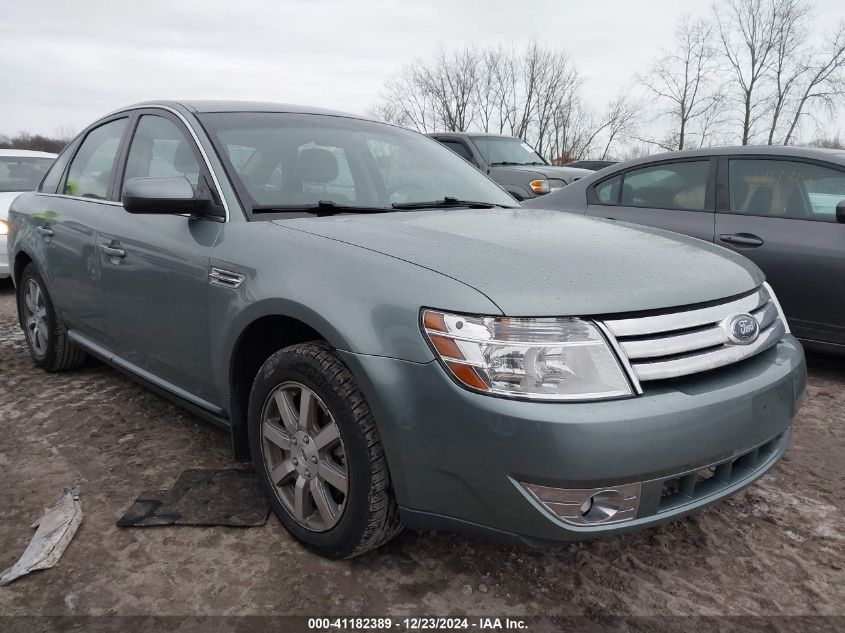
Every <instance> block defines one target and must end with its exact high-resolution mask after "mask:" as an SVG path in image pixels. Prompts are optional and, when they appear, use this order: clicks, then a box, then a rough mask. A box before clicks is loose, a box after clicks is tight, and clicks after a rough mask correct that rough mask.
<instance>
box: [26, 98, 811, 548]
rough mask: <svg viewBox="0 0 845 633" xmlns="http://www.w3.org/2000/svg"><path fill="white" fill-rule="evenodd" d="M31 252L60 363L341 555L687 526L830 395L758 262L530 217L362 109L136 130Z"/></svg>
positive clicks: (152, 122)
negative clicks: (225, 438)
mask: <svg viewBox="0 0 845 633" xmlns="http://www.w3.org/2000/svg"><path fill="white" fill-rule="evenodd" d="M9 230H10V235H9V253H10V262H11V263H12V274H13V279H14V283H15V285H16V289H17V297H18V308H19V313H20V323H21V326H22V328H23V329H24V331H25V333H26V341H27V344H28V346H29V351H30V353H31V355H32V358H33V359H34V361H35V363H36V364H37V365H38V366H40V367H43V368H44V369H45V370H47V371H58V370H65V369H71V368H73V367H76V366H78V365H79V364H80V363H81V362H83V361H84V359H85V358H86V356H87V355H91V356H94V357H97V358H99V359H102V360H103V361H105V362H107V363H109V364H111V365H113V366H114V367H116V368H118V369H120V370H121V371H124V372H126V373H128V374H130V375H132V376H133V377H135V378H137V379H138V380H139V381H141V382H142V383H144V384H145V385H146V386H148V387H149V388H150V389H153V390H155V391H157V392H159V393H161V394H163V395H165V396H167V397H169V398H172V399H173V400H175V401H176V402H178V403H180V404H182V405H183V406H185V407H186V408H188V409H190V410H191V411H193V412H194V413H196V414H197V415H199V416H201V417H203V418H205V419H207V420H209V421H210V422H212V423H214V424H217V425H219V426H221V427H224V428H226V429H228V430H229V431H230V433H231V438H232V445H233V449H234V451H235V454H236V455H237V456H238V457H239V458H241V459H244V460H247V459H251V460H252V462H253V463H254V464H255V467H256V471H257V473H258V476H259V478H260V479H261V482H262V485H263V487H264V489H265V490H266V492H267V495H268V497H269V499H270V501H271V504H272V507H273V509H274V511H275V513H276V514H277V515H278V516H279V518H280V520H281V521H282V523H283V524H284V525H285V527H286V528H287V529H288V530H289V531H290V532H291V534H292V535H293V536H294V537H295V538H297V539H298V540H299V541H301V542H302V543H304V544H305V545H307V546H308V547H310V548H311V549H313V550H314V551H316V552H318V553H320V554H322V555H324V556H329V557H333V558H345V557H351V556H355V555H358V554H361V553H363V552H366V551H368V550H371V549H373V548H374V547H377V546H379V545H381V544H383V543H385V542H386V541H387V540H388V539H390V538H391V537H392V536H393V535H395V534H396V533H397V532H399V531H400V530H401V529H402V527H403V526H407V527H409V528H412V529H417V530H431V529H435V530H446V531H460V532H469V533H474V534H479V535H485V536H492V537H494V538H498V539H504V540H510V541H517V542H522V543H527V544H529V545H537V546H540V545H548V544H554V543H562V542H567V541H573V540H579V539H589V538H595V537H599V536H606V535H612V534H615V533H619V532H623V531H626V530H633V529H638V528H644V527H647V526H650V525H654V524H656V523H660V522H663V521H667V520H671V519H675V518H677V517H680V516H682V515H684V514H686V513H688V512H692V511H695V510H698V509H701V508H703V507H705V506H707V505H710V504H712V503H714V502H716V501H719V500H720V499H723V498H725V497H727V496H729V495H732V494H734V493H736V492H737V491H739V490H741V489H742V488H744V487H745V486H748V485H749V484H751V483H752V482H753V481H754V480H756V479H757V478H759V477H760V476H761V475H763V474H764V473H765V472H766V471H768V470H769V469H770V468H772V466H774V465H775V464H776V463H777V461H778V459H779V458H780V457H781V456H782V455H783V453H784V451H785V450H786V449H787V446H788V444H789V437H790V426H791V422H792V418H793V416H794V415H795V412H796V410H797V409H798V407H799V406H800V404H801V402H802V400H803V396H804V392H805V385H806V368H805V363H804V354H803V351H802V349H801V346H800V345H799V343H798V342H797V341H796V339H795V338H793V337H792V335H791V334H790V333H789V330H788V327H787V325H786V321H785V320H784V317H783V314H782V311H781V309H780V306H779V304H778V300H777V298H776V296H775V294H774V292H773V290H772V288H770V287H769V286H768V285H767V284H766V283H765V279H764V277H763V274H762V273H761V272H760V270H759V269H758V268H757V267H756V266H755V265H754V264H752V263H751V262H749V261H748V260H746V259H745V258H743V257H742V256H740V255H739V254H737V253H734V252H731V251H728V250H725V249H723V248H720V247H717V246H715V245H712V244H707V243H704V242H701V241H698V240H695V239H691V238H687V237H683V236H680V235H676V234H672V233H668V232H665V231H662V230H659V229H651V228H632V227H630V226H623V225H620V224H619V223H616V222H613V221H609V220H598V219H591V218H585V217H580V216H576V215H571V214H566V213H560V212H557V211H544V210H542V209H526V208H523V207H521V206H520V205H519V204H518V203H517V202H516V201H515V200H514V199H513V198H512V197H511V196H509V195H508V194H507V193H505V192H504V191H503V190H502V189H501V188H500V187H499V186H498V185H497V184H495V183H494V182H492V181H491V180H489V179H488V178H487V177H486V176H484V175H483V174H481V173H480V172H479V171H478V170H476V169H475V168H473V167H472V166H471V165H470V164H469V163H467V162H466V161H464V160H463V159H461V158H460V157H458V156H456V155H455V154H453V153H452V152H450V151H449V150H448V149H446V148H444V147H442V146H441V145H440V144H439V143H437V142H436V141H433V140H431V139H429V138H426V137H425V136H423V135H421V134H417V133H415V132H410V131H408V130H404V129H401V128H398V127H394V126H391V125H386V124H383V123H378V122H375V121H370V120H367V119H364V118H361V117H357V116H353V115H348V114H343V113H339V112H332V111H324V110H316V109H309V108H302V107H295V106H287V105H279V104H269V103H237V102H190V103H175V102H150V103H142V104H139V105H135V106H131V107H128V108H125V109H122V110H119V111H117V112H114V113H112V114H110V115H108V116H106V117H104V118H102V119H100V120H99V121H97V122H96V123H94V124H93V125H91V126H90V127H89V128H87V129H86V130H85V131H84V132H83V133H82V134H80V135H79V136H78V137H77V138H76V139H75V140H74V141H73V142H71V143H70V145H69V146H68V147H67V149H66V150H65V151H64V152H63V153H62V154H61V155H60V156H59V158H58V159H57V160H56V162H55V163H54V164H53V166H52V168H51V169H50V171H49V172H48V173H47V174H46V176H45V177H44V179H43V181H42V182H41V184H40V186H39V187H38V190H37V191H34V192H32V193H27V194H24V195H22V196H20V197H18V198H17V199H16V200H15V201H14V202H13V203H12V205H11V209H10V214H9ZM162 483H165V482H162Z"/></svg>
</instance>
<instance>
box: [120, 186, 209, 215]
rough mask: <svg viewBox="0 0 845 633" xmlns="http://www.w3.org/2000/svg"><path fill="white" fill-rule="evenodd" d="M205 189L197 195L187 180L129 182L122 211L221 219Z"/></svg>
mask: <svg viewBox="0 0 845 633" xmlns="http://www.w3.org/2000/svg"><path fill="white" fill-rule="evenodd" d="M214 207H215V205H214V203H213V201H212V199H211V196H210V195H209V194H208V192H207V191H205V190H204V188H203V187H200V188H199V191H198V192H197V193H196V194H195V193H194V188H193V187H192V186H191V183H190V182H188V179H187V178H185V177H184V176H174V177H170V178H130V179H129V180H127V181H126V183H125V184H124V185H123V208H124V209H126V211H127V212H128V213H154V214H162V215H174V214H180V213H189V214H191V215H203V214H208V215H222V214H220V213H217V212H216V209H215V208H214Z"/></svg>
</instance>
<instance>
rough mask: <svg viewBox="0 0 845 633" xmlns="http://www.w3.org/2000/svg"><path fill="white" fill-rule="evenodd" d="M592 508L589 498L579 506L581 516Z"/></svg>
mask: <svg viewBox="0 0 845 633" xmlns="http://www.w3.org/2000/svg"><path fill="white" fill-rule="evenodd" d="M592 507H593V498H592V497H590V498H589V499H587V500H586V501H585V502H584V503H582V504H581V515H582V516H583V515H585V514H587V513H588V512H589V511H590V510H591V509H592Z"/></svg>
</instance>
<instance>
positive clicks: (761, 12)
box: [714, 0, 792, 145]
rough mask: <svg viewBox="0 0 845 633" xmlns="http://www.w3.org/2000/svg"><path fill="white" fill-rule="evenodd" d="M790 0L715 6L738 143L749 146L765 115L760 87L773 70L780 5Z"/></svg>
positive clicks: (729, 0) (738, 0)
mask: <svg viewBox="0 0 845 633" xmlns="http://www.w3.org/2000/svg"><path fill="white" fill-rule="evenodd" d="M791 2H792V0H725V2H724V3H723V4H722V5H714V13H715V16H716V24H717V31H718V35H719V41H720V44H721V48H722V53H723V56H724V58H725V61H726V65H727V69H728V71H729V73H730V77H731V79H730V82H731V84H733V85H732V87H733V93H734V98H735V99H736V100H737V101H738V102H739V106H740V108H739V110H740V125H739V127H740V133H739V136H740V140H741V142H742V144H743V145H748V144H749V143H750V142H751V141H752V140H753V138H754V136H755V134H756V130H757V124H758V123H759V121H760V120H761V119H762V118H763V117H764V116H765V115H766V95H765V93H764V91H763V89H762V88H763V86H762V85H761V84H764V83H765V81H766V78H767V76H768V74H769V72H770V70H771V68H772V65H773V63H774V58H775V50H776V47H777V42H778V36H779V31H778V23H779V19H780V14H781V11H782V5H784V4H790V3H791Z"/></svg>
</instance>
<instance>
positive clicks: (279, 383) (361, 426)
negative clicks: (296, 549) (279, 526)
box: [248, 343, 402, 558]
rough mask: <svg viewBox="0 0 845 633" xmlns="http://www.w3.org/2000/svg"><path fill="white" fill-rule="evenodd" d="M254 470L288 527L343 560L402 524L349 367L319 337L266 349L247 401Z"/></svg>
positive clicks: (301, 538) (306, 542)
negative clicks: (269, 353)
mask: <svg viewBox="0 0 845 633" xmlns="http://www.w3.org/2000/svg"><path fill="white" fill-rule="evenodd" d="M248 426H249V441H250V450H251V452H252V459H253V462H254V463H255V466H256V471H257V473H258V476H259V478H260V480H261V484H262V486H263V487H264V490H265V492H266V493H267V494H268V496H269V498H270V503H271V505H272V507H273V510H274V512H275V513H276V514H277V515H278V517H279V519H280V520H281V521H282V523H283V524H284V526H285V527H286V528H287V529H288V531H289V532H290V533H291V534H292V535H293V536H294V537H295V538H296V539H297V540H299V541H300V542H302V543H303V544H304V545H306V546H307V547H309V548H310V549H312V550H314V551H315V552H317V553H318V554H321V555H323V556H327V557H329V558H351V557H353V556H357V555H359V554H363V553H364V552H367V551H369V550H371V549H374V548H376V547H378V546H380V545H382V544H383V543H385V542H387V541H388V540H390V539H391V538H392V537H393V536H394V535H395V534H397V533H398V532H399V531H400V530H401V529H402V524H401V521H400V518H399V512H398V508H397V505H396V500H395V499H394V496H393V491H392V490H391V488H390V476H389V473H388V470H387V461H386V459H385V456H384V449H383V448H382V445H381V440H380V438H379V434H378V429H377V428H376V425H375V421H374V420H373V416H372V413H371V412H370V409H369V407H368V406H367V402H366V399H365V398H364V394H363V393H362V392H361V391H360V389H359V388H358V386H357V384H356V382H355V378H354V377H353V376H352V373H351V372H350V371H349V369H348V368H347V367H346V365H344V364H343V362H342V361H341V360H340V358H338V356H337V355H336V354H335V352H334V350H332V349H331V348H330V347H328V346H327V345H325V344H323V343H302V344H297V345H292V346H291V347H287V348H285V349H283V350H280V351H278V352H276V353H275V354H273V355H272V356H270V358H268V359H267V360H266V361H265V363H264V365H262V367H261V369H260V370H259V371H258V375H257V376H256V378H255V382H254V383H253V386H252V392H251V394H250V400H249V413H248Z"/></svg>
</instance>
